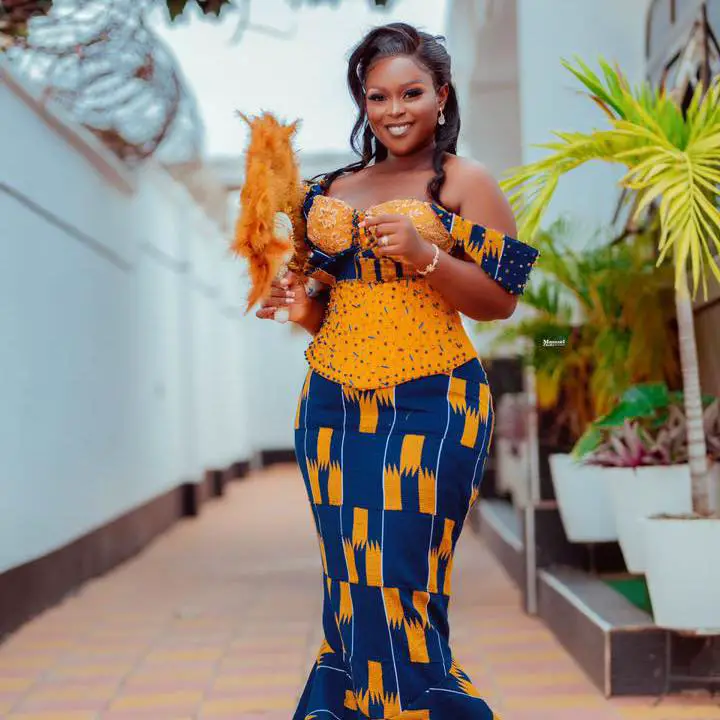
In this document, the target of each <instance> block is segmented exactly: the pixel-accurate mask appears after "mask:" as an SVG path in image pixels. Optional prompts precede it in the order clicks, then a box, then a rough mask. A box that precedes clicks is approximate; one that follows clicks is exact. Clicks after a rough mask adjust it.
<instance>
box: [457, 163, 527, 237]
mask: <svg viewBox="0 0 720 720" xmlns="http://www.w3.org/2000/svg"><path fill="white" fill-rule="evenodd" d="M445 172H446V177H447V179H446V185H447V193H448V195H449V196H450V197H451V198H452V200H453V207H454V208H456V209H457V210H456V211H457V212H458V213H459V214H460V215H462V216H463V217H465V218H467V219H468V220H471V221H472V222H476V223H479V224H481V225H486V226H487V227H491V228H494V229H495V230H500V231H502V232H504V233H506V234H507V235H514V234H515V233H516V232H517V228H516V225H515V218H514V217H513V213H512V210H511V208H510V204H509V203H508V201H507V198H506V197H505V195H504V193H503V191H502V190H501V188H500V185H499V183H498V181H497V180H496V179H495V177H494V176H493V174H492V173H491V172H490V171H489V170H488V169H487V167H486V166H485V165H483V164H482V163H480V162H478V161H477V160H472V159H470V158H463V157H458V156H451V157H450V158H448V160H447V161H446V162H445Z"/></svg>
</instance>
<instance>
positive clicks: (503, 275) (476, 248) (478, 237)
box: [433, 205, 540, 295]
mask: <svg viewBox="0 0 720 720" xmlns="http://www.w3.org/2000/svg"><path fill="white" fill-rule="evenodd" d="M433 209H434V210H435V212H436V214H437V215H438V217H439V218H440V221H441V222H442V224H443V225H444V226H445V229H446V230H447V231H448V232H449V233H450V236H451V237H452V239H453V248H454V249H455V250H456V251H464V252H466V253H467V254H468V255H469V256H470V257H471V258H472V259H473V260H474V261H475V262H476V263H477V264H478V265H479V266H480V267H481V268H482V269H483V270H484V271H485V272H486V273H487V274H488V275H489V276H490V277H491V278H492V279H493V280H495V282H497V283H498V284H499V285H501V286H502V287H503V288H505V290H507V291H508V292H509V293H512V294H513V295H522V293H523V292H524V291H525V286H526V285H527V281H528V278H529V277H530V271H531V270H532V268H533V266H534V265H535V261H536V260H537V258H538V256H539V254H540V253H539V251H538V250H537V249H536V248H534V247H532V245H528V244H527V243H524V242H522V241H521V240H517V239H516V238H513V237H510V236H509V235H504V234H503V233H501V232H499V231H497V230H492V229H490V228H487V227H484V226H483V225H478V224H476V223H473V222H471V221H470V220H466V219H465V218H463V217H460V215H457V214H455V213H451V212H449V211H448V210H445V209H444V208H441V207H439V206H437V205H434V206H433Z"/></svg>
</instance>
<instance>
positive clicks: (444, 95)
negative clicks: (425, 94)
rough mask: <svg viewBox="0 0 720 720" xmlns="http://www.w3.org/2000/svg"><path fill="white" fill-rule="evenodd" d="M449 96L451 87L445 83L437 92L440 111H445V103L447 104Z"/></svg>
mask: <svg viewBox="0 0 720 720" xmlns="http://www.w3.org/2000/svg"><path fill="white" fill-rule="evenodd" d="M449 94H450V86H449V85H448V84H447V83H445V84H444V85H441V86H440V87H439V88H438V91H437V97H438V110H444V109H445V103H446V102H447V99H448V95H449Z"/></svg>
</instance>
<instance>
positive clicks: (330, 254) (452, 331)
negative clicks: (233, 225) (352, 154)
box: [303, 185, 537, 390]
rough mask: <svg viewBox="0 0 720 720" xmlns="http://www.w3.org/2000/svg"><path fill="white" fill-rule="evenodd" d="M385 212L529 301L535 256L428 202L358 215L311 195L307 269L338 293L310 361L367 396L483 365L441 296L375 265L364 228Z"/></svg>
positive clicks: (396, 269) (396, 266)
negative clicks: (368, 218)
mask: <svg viewBox="0 0 720 720" xmlns="http://www.w3.org/2000/svg"><path fill="white" fill-rule="evenodd" d="M380 211H382V212H385V213H399V214H407V215H408V216H409V217H410V218H411V219H412V221H413V224H414V225H415V227H416V229H417V231H418V233H419V234H420V235H421V236H422V237H423V238H425V239H427V240H429V241H430V242H432V243H434V244H436V245H437V246H439V247H440V249H442V250H445V251H446V252H449V253H452V254H455V255H462V254H465V253H467V254H468V255H470V257H471V258H473V259H474V260H475V261H476V262H478V263H479V264H480V265H481V266H483V267H484V269H485V270H486V271H487V272H489V273H490V274H491V275H493V277H494V279H496V280H497V281H498V282H500V283H501V284H503V285H504V286H505V287H506V289H508V291H509V292H515V293H518V292H522V290H523V288H524V285H525V281H526V280H527V275H528V274H529V272H530V268H531V267H532V264H533V263H534V261H535V258H536V256H537V251H536V250H535V249H534V248H531V247H530V246H528V245H525V244H524V243H520V242H519V241H517V240H514V239H512V238H508V237H506V236H504V235H502V233H498V232H496V231H492V230H489V229H487V228H484V227H482V226H480V225H475V224H473V223H470V222H468V221H467V220H464V219H463V218H461V217H459V216H458V215H455V214H453V213H450V212H449V211H447V210H445V209H443V208H441V207H439V206H437V205H434V204H432V203H429V202H424V201H421V200H415V199H401V200H391V201H389V202H384V203H381V204H378V205H375V206H373V207H372V208H368V209H367V210H366V211H364V212H360V211H358V210H355V209H354V208H352V207H350V206H349V205H348V204H347V203H345V202H344V201H342V200H339V199H337V198H332V197H327V196H325V195H324V194H323V188H322V186H321V185H314V186H311V187H310V189H309V192H308V194H307V196H306V199H305V205H304V216H305V219H306V235H305V237H304V238H303V240H304V243H305V244H306V248H305V249H306V250H307V251H308V253H307V260H306V263H305V268H304V269H305V273H306V274H307V275H309V276H311V277H315V278H318V279H320V280H321V281H324V282H326V283H327V284H329V285H330V286H331V287H330V299H329V301H328V307H327V313H326V316H325V320H324V322H323V325H322V327H321V329H320V331H319V332H318V334H317V335H316V336H315V338H314V340H313V341H312V343H311V344H310V346H309V348H308V349H307V351H306V357H307V360H308V362H309V364H310V366H311V367H312V368H313V369H314V370H315V371H316V372H317V373H318V374H320V375H322V376H324V377H327V378H328V379H330V380H333V381H335V382H339V383H342V384H344V385H349V386H352V387H354V388H357V389H360V390H370V389H378V388H384V387H390V386H393V385H396V384H398V383H401V382H406V381H408V380H414V379H416V378H419V377H425V376H427V375H433V374H438V373H446V372H450V371H451V370H453V369H454V368H456V367H458V366H459V365H461V364H463V363H464V362H466V361H468V360H470V359H471V358H473V357H475V356H476V351H475V348H474V347H473V344H472V342H471V341H470V339H469V337H468V335H467V333H466V332H465V329H464V327H463V324H462V321H461V319H460V315H459V314H458V312H457V311H456V310H455V309H454V308H452V307H451V306H450V305H449V304H448V303H447V302H446V301H445V299H444V297H443V296H442V294H441V293H440V292H439V291H437V290H435V289H433V288H432V287H431V286H430V284H429V283H428V282H427V281H426V280H425V278H423V277H420V276H418V275H417V274H416V273H415V272H414V270H413V269H412V268H411V267H409V266H407V265H404V264H402V263H398V262H396V261H394V260H392V259H391V258H387V257H378V256H376V255H375V252H374V248H375V247H376V244H377V240H376V238H375V237H374V236H373V235H371V234H369V233H366V232H365V231H364V230H363V229H362V228H360V227H359V222H360V221H361V220H362V218H363V217H364V216H365V215H366V214H370V213H377V212H380ZM503 258H504V260H505V263H503Z"/></svg>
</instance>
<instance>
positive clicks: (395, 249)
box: [360, 215, 433, 268]
mask: <svg viewBox="0 0 720 720" xmlns="http://www.w3.org/2000/svg"><path fill="white" fill-rule="evenodd" d="M360 227H365V229H366V230H368V231H370V232H372V233H373V234H374V235H375V236H376V237H377V239H378V244H377V247H376V248H375V254H376V255H378V256H390V257H392V258H393V259H394V260H398V261H400V262H404V263H407V264H408V265H412V266H414V267H416V268H419V267H424V266H425V265H427V264H428V263H429V262H430V261H431V260H432V257H433V247H432V244H431V243H429V242H427V240H423V239H422V238H421V237H420V235H419V234H418V231H417V230H416V229H415V225H413V222H412V220H411V219H410V218H409V217H408V216H407V215H368V216H367V217H366V218H365V220H364V221H363V222H361V223H360Z"/></svg>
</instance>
